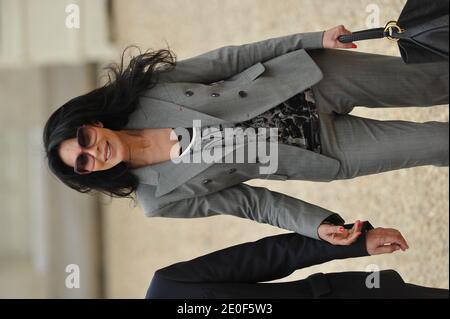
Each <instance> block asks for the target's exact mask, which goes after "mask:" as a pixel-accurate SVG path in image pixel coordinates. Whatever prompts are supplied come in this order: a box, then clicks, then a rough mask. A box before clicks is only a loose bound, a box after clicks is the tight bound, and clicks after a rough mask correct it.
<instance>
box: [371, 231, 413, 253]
mask: <svg viewBox="0 0 450 319" xmlns="http://www.w3.org/2000/svg"><path fill="white" fill-rule="evenodd" d="M366 248H367V252H368V253H369V255H380V254H390V253H393V252H394V251H396V250H399V249H401V250H403V251H405V250H406V249H409V246H408V243H407V242H406V240H405V238H403V236H402V234H401V233H400V232H399V231H398V230H396V229H391V228H375V229H371V230H369V231H368V232H367V235H366Z"/></svg>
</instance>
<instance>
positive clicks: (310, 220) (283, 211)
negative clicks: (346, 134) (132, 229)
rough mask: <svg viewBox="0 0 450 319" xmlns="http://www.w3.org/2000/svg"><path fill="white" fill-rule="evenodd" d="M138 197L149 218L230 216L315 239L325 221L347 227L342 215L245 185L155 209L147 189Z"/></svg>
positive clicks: (138, 193) (143, 187)
mask: <svg viewBox="0 0 450 319" xmlns="http://www.w3.org/2000/svg"><path fill="white" fill-rule="evenodd" d="M148 192H150V190H148ZM137 197H138V200H139V202H140V203H141V205H142V206H143V208H144V211H145V213H146V215H147V216H149V217H155V216H157V217H174V218H196V217H207V216H214V215H219V214H227V215H232V216H236V217H241V218H247V219H252V220H254V221H257V222H259V223H265V224H270V225H273V226H276V227H279V228H283V229H286V230H290V231H294V232H296V233H298V234H301V235H305V236H307V237H311V238H314V239H320V238H319V236H318V234H317V229H318V228H319V225H320V224H321V223H322V222H323V221H324V220H325V219H326V220H327V221H331V222H333V223H334V224H343V223H344V220H343V219H342V218H341V217H340V216H339V215H338V214H336V213H334V212H332V211H329V210H327V209H325V208H322V207H319V206H316V205H312V204H310V203H307V202H304V201H302V200H300V199H297V198H294V197H291V196H288V195H284V194H282V193H278V192H274V191H271V190H268V189H267V188H264V187H256V186H250V185H247V184H244V183H240V184H237V185H234V186H232V187H228V188H225V189H223V190H220V191H218V192H215V193H210V194H207V195H202V196H196V197H192V198H186V199H182V200H178V201H175V202H170V203H166V204H164V205H160V206H159V207H157V206H156V207H155V203H154V202H153V201H152V198H151V197H150V196H149V197H147V196H146V185H141V186H140V187H139V188H138V192H137Z"/></svg>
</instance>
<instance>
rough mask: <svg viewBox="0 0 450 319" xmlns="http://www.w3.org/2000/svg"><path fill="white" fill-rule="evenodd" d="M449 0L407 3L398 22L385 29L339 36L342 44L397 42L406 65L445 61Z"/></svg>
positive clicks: (386, 26) (409, 1)
mask: <svg viewBox="0 0 450 319" xmlns="http://www.w3.org/2000/svg"><path fill="white" fill-rule="evenodd" d="M448 15H449V0H433V1H425V0H408V2H407V3H406V5H405V7H404V8H403V10H402V12H401V14H400V17H399V18H398V20H397V21H389V22H388V23H386V25H385V27H384V28H374V29H369V30H363V31H357V32H353V33H352V34H351V35H341V36H339V37H338V40H339V41H340V42H342V43H349V42H353V41H361V40H369V39H380V38H384V37H386V38H388V39H389V40H392V41H396V42H398V46H399V49H400V54H401V56H402V59H403V61H404V62H405V63H427V62H435V61H445V60H447V61H448V40H449V32H448V31H449V25H448V19H449V17H448Z"/></svg>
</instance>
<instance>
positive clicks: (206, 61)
mask: <svg viewBox="0 0 450 319" xmlns="http://www.w3.org/2000/svg"><path fill="white" fill-rule="evenodd" d="M324 32H325V31H316V32H305V33H295V34H291V35H287V36H282V37H276V38H271V39H267V40H263V41H258V42H253V43H249V44H243V45H228V46H224V47H221V48H219V49H215V50H212V51H209V52H206V53H203V54H201V55H198V56H195V57H192V58H188V59H185V60H180V61H178V62H177V65H176V67H175V69H173V70H170V71H169V72H160V74H159V75H160V76H163V77H165V80H166V81H171V82H195V83H204V84H207V83H211V82H216V81H219V80H224V79H227V78H229V77H231V76H233V75H235V74H238V73H240V72H241V71H243V70H245V69H246V68H249V67H250V66H252V65H254V64H256V63H257V62H264V61H267V60H271V59H273V58H275V57H277V56H280V55H283V54H286V53H288V52H291V51H294V50H300V49H319V48H323V42H322V41H323V34H324ZM161 71H164V69H161Z"/></svg>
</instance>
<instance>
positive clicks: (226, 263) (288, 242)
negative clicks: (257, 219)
mask: <svg viewBox="0 0 450 319" xmlns="http://www.w3.org/2000/svg"><path fill="white" fill-rule="evenodd" d="M368 255H369V254H368V252H367V249H366V234H365V232H363V233H362V234H361V236H360V237H359V238H358V240H357V241H356V242H355V243H354V244H352V245H349V246H333V245H331V244H329V243H327V242H324V241H319V240H314V239H311V238H307V237H305V236H302V235H299V234H296V233H289V234H282V235H276V236H271V237H266V238H263V239H261V240H258V241H255V242H250V243H244V244H240V245H236V246H233V247H229V248H225V249H222V250H219V251H215V252H212V253H210V254H207V255H204V256H201V257H198V258H195V259H192V260H190V261H185V262H180V263H176V264H173V265H171V266H168V267H165V268H163V269H160V270H158V271H157V272H156V273H155V276H156V277H160V278H161V279H164V280H169V281H177V282H184V283H210V282H211V283H212V282H215V283H258V282H264V281H271V280H275V279H280V278H283V277H286V276H288V275H290V274H291V273H292V272H294V271H296V270H298V269H301V268H305V267H309V266H313V265H318V264H321V263H324V262H328V261H331V260H334V259H345V258H354V257H362V256H368Z"/></svg>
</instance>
